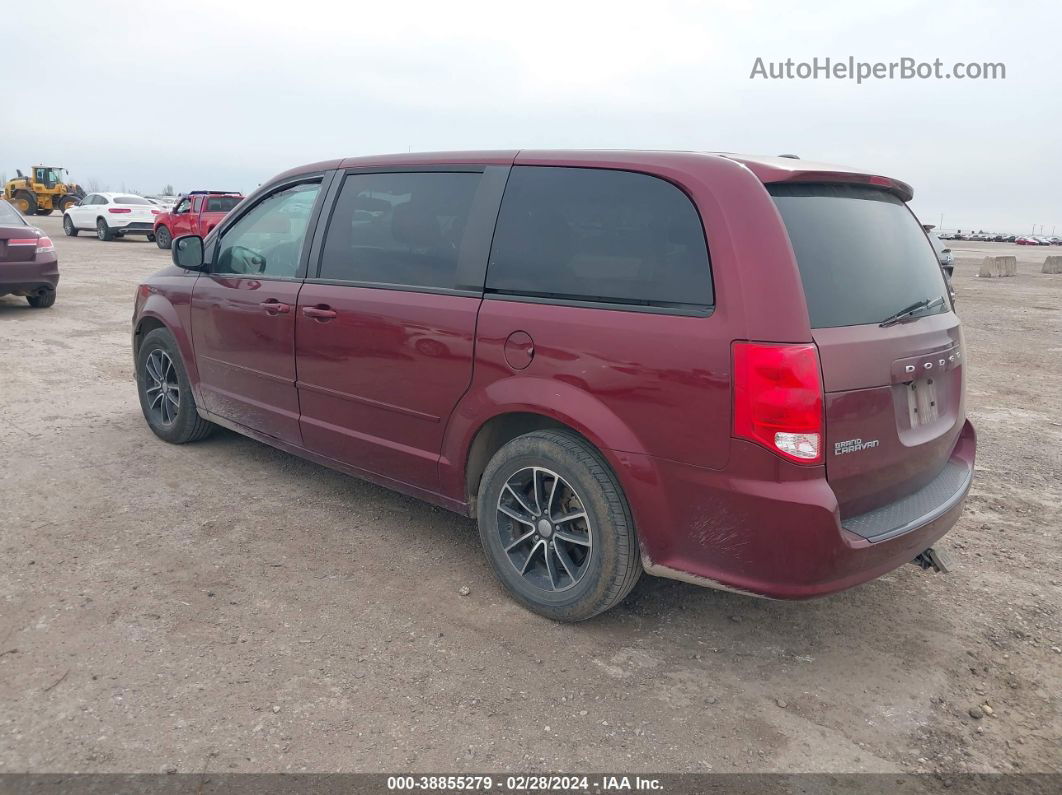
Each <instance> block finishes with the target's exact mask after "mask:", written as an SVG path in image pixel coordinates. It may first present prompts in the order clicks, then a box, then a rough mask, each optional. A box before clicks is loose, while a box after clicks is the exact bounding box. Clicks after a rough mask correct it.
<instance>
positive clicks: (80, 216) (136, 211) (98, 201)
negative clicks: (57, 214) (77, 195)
mask: <svg viewBox="0 0 1062 795" xmlns="http://www.w3.org/2000/svg"><path fill="white" fill-rule="evenodd" d="M160 212H161V210H160V209H159V208H158V207H157V206H156V205H154V204H152V203H151V202H150V201H148V200H147V199H145V198H144V197H143V196H135V195H133V194H131V193H90V194H89V195H88V196H86V197H85V198H84V199H82V200H81V202H80V203H78V204H77V205H75V206H73V207H68V208H67V210H66V212H64V213H63V232H65V233H66V235H67V236H68V237H77V234H78V232H83V231H86V230H93V231H95V233H96V237H98V238H99V239H100V240H114V239H115V238H120V237H125V236H126V235H144V236H145V237H146V238H147V239H148V240H149V241H153V240H154V239H155V233H154V231H153V229H152V227H153V225H154V222H155V216H157V215H158V214H159V213H160Z"/></svg>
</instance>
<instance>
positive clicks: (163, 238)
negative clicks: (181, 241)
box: [155, 226, 173, 248]
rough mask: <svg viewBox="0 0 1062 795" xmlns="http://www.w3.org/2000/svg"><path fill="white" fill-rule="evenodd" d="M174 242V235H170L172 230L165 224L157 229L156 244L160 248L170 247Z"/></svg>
mask: <svg viewBox="0 0 1062 795" xmlns="http://www.w3.org/2000/svg"><path fill="white" fill-rule="evenodd" d="M172 244H173V236H172V235H170V230H169V229H167V228H166V227H164V226H160V227H159V228H158V229H156V230H155V245H156V246H158V247H159V248H169V247H170V246H171V245H172Z"/></svg>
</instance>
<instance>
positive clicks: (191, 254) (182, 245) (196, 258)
mask: <svg viewBox="0 0 1062 795" xmlns="http://www.w3.org/2000/svg"><path fill="white" fill-rule="evenodd" d="M171 256H172V257H173V264H174V265H176V266H177V267H178V268H184V269H185V270H188V271H201V270H203V238H201V237H200V236H199V235H184V236H183V237H179V238H177V239H176V240H174V241H173V246H172V247H171Z"/></svg>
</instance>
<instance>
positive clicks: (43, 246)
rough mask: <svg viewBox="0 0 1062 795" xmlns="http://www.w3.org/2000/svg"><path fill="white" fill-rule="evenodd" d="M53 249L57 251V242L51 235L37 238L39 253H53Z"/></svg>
mask: <svg viewBox="0 0 1062 795" xmlns="http://www.w3.org/2000/svg"><path fill="white" fill-rule="evenodd" d="M53 251H55V243H53V242H52V239H51V238H50V237H39V238H37V253H38V254H51V253H52V252H53Z"/></svg>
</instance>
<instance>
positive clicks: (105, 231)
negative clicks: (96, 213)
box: [96, 218, 114, 240]
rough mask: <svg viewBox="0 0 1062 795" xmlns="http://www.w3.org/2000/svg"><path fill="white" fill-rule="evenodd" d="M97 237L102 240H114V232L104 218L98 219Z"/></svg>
mask: <svg viewBox="0 0 1062 795" xmlns="http://www.w3.org/2000/svg"><path fill="white" fill-rule="evenodd" d="M96 237H98V238H99V239H100V240H114V232H112V231H111V228H110V227H109V226H107V222H106V221H105V220H103V219H102V218H97V219H96Z"/></svg>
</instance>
